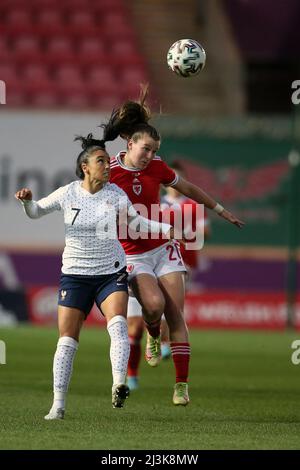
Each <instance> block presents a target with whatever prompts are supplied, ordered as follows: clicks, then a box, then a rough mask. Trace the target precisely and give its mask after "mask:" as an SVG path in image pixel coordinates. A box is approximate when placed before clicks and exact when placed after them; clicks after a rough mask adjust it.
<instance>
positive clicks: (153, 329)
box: [145, 320, 161, 338]
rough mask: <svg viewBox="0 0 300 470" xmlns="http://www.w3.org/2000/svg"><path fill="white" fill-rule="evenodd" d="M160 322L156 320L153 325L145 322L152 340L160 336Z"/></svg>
mask: <svg viewBox="0 0 300 470" xmlns="http://www.w3.org/2000/svg"><path fill="white" fill-rule="evenodd" d="M160 323H161V321H160V320H157V321H155V322H153V323H147V322H145V325H146V328H147V330H148V333H149V335H150V336H152V338H157V337H158V336H159V335H160Z"/></svg>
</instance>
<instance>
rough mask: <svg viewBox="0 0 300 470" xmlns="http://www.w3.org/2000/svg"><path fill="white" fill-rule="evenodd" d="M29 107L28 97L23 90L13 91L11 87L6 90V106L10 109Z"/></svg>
mask: <svg viewBox="0 0 300 470" xmlns="http://www.w3.org/2000/svg"><path fill="white" fill-rule="evenodd" d="M27 105H28V96H27V94H26V93H24V91H23V90H12V89H11V88H10V87H7V89H6V106H8V107H18V108H21V107H24V106H27Z"/></svg>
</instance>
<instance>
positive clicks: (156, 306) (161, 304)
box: [143, 295, 165, 317]
mask: <svg viewBox="0 0 300 470" xmlns="http://www.w3.org/2000/svg"><path fill="white" fill-rule="evenodd" d="M164 309H165V300H164V298H163V297H162V296H159V295H154V296H153V297H152V298H151V299H147V301H146V302H145V303H144V304H143V311H146V313H147V314H148V315H149V316H151V317H157V316H159V315H160V316H161V315H162V314H163V313H164Z"/></svg>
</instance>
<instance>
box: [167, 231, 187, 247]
mask: <svg viewBox="0 0 300 470" xmlns="http://www.w3.org/2000/svg"><path fill="white" fill-rule="evenodd" d="M177 235H179V234H178V233H177ZM166 237H167V238H168V239H169V240H174V239H175V240H177V241H178V242H179V243H181V245H183V246H185V244H186V242H187V240H186V239H185V238H184V235H183V234H182V235H181V236H178V237H176V233H175V230H174V227H171V228H170V230H169V231H168V233H167V234H166Z"/></svg>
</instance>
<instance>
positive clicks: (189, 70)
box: [167, 39, 206, 77]
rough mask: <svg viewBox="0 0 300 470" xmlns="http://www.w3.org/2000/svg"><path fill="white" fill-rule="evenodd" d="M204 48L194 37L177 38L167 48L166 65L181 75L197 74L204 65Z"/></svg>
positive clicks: (190, 75)
mask: <svg viewBox="0 0 300 470" xmlns="http://www.w3.org/2000/svg"><path fill="white" fill-rule="evenodd" d="M205 60H206V54H205V50H204V49H203V47H202V46H201V44H199V42H197V41H195V40H194V39H179V40H178V41H176V42H174V44H172V46H171V47H170V49H169V50H168V55H167V62H168V67H169V69H171V70H172V71H173V72H175V73H177V75H180V76H181V77H192V76H194V75H197V74H198V73H199V72H200V71H201V70H202V69H203V67H204V65H205Z"/></svg>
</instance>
